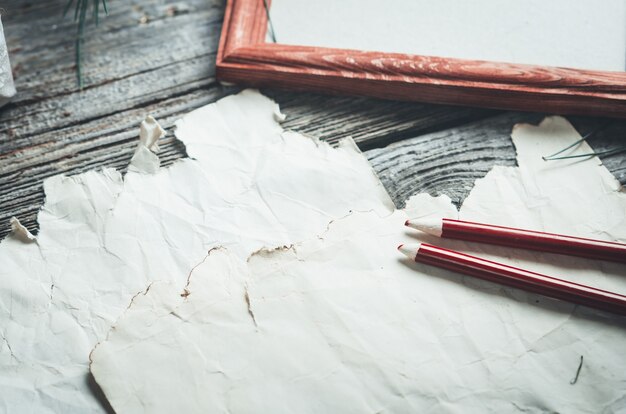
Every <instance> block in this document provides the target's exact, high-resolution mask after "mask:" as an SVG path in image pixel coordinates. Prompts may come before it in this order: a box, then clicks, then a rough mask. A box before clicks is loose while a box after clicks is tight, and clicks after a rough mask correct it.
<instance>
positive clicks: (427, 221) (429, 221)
mask: <svg viewBox="0 0 626 414" xmlns="http://www.w3.org/2000/svg"><path fill="white" fill-rule="evenodd" d="M442 223H443V221H442V219H440V218H432V217H424V218H414V219H410V220H407V221H406V222H404V225H405V226H408V227H411V228H414V229H416V230H419V231H422V232H424V233H428V234H430V235H433V236H437V237H441V233H442V229H443V227H442V225H443V224H442Z"/></svg>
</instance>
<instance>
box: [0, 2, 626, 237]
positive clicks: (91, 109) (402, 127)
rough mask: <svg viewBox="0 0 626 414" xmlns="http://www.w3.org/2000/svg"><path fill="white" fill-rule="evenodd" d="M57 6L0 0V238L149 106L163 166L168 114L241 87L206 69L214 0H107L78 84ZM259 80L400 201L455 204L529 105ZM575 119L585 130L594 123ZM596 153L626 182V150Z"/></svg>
mask: <svg viewBox="0 0 626 414" xmlns="http://www.w3.org/2000/svg"><path fill="white" fill-rule="evenodd" d="M64 4H65V1H64V0H56V1H50V0H40V1H29V2H26V1H23V0H8V1H0V8H2V9H4V10H5V11H4V13H3V22H4V26H5V35H6V38H7V43H8V46H9V53H10V58H11V64H12V68H13V72H14V76H15V81H16V87H17V89H18V94H17V96H16V97H15V99H14V100H13V102H11V103H10V104H9V105H8V106H6V107H4V108H1V109H0V237H3V236H4V235H5V234H6V233H7V231H8V219H9V217H11V216H13V215H15V216H17V217H18V218H19V219H20V220H21V221H22V222H23V223H24V224H25V225H26V226H27V227H28V228H29V229H30V230H33V231H36V229H37V224H36V214H37V211H38V209H39V208H40V207H41V205H42V204H43V202H44V194H43V190H42V182H43V180H44V179H45V178H46V177H50V176H52V175H56V174H60V173H63V174H77V173H80V172H82V171H85V170H88V169H94V168H101V167H115V168H118V169H121V170H124V169H125V167H126V165H127V164H128V161H129V160H130V157H131V155H132V152H133V150H134V147H135V145H136V139H137V126H138V124H139V122H140V121H141V120H142V119H143V118H144V117H145V115H147V114H152V115H154V116H155V117H156V118H157V119H159V121H160V122H161V123H162V124H163V126H164V127H165V128H166V129H167V130H168V136H167V137H166V139H165V140H164V143H163V144H162V145H161V148H162V149H161V152H160V153H159V156H160V157H161V159H162V161H163V164H165V165H167V164H170V163H171V162H173V161H174V160H176V159H178V158H181V157H185V156H186V154H185V149H184V146H183V145H182V144H180V143H179V142H177V141H176V140H175V139H174V136H173V134H172V125H173V122H174V121H175V120H176V119H178V118H179V117H180V116H181V115H182V114H184V113H186V112H188V111H190V110H192V109H195V108H198V107H200V106H202V105H205V104H208V103H210V102H214V101H215V100H217V99H219V98H221V97H223V96H225V95H227V94H230V93H233V92H236V91H237V90H238V88H236V87H225V86H222V85H220V84H219V83H218V82H216V80H215V76H214V74H215V66H214V63H215V52H216V48H217V43H218V38H219V31H220V28H221V20H222V17H223V6H224V4H223V1H218V0H187V1H181V2H171V1H165V0H141V1H139V0H137V1H125V2H121V1H113V2H110V15H109V16H108V17H106V18H104V19H103V20H102V21H101V24H100V26H99V27H98V28H95V27H92V26H90V27H89V28H88V34H87V36H86V40H85V46H84V64H83V71H84V74H85V85H86V87H85V88H84V89H83V90H82V91H81V90H78V89H77V86H76V80H75V67H74V49H73V46H74V40H73V39H74V33H75V26H74V24H73V23H72V22H71V20H70V19H69V18H68V19H65V20H63V19H61V13H62V9H63V6H64ZM142 22H143V23H142ZM263 92H264V93H266V94H268V95H269V96H271V97H273V98H274V99H276V100H277V101H278V102H279V103H280V104H281V106H282V108H283V112H284V113H286V114H287V116H288V119H287V121H286V122H285V124H284V125H285V127H286V128H290V129H293V130H296V131H300V132H303V133H307V134H310V135H315V136H318V137H320V138H322V139H325V140H328V141H330V142H335V141H336V140H337V139H339V138H342V137H344V136H347V135H351V136H352V137H354V138H355V140H356V141H357V142H358V144H359V146H360V147H361V149H362V150H367V151H366V155H367V156H368V158H369V159H370V160H371V162H372V165H373V166H374V168H375V169H376V171H377V172H378V173H379V175H380V177H381V179H382V181H383V183H384V184H385V186H386V187H387V189H388V191H389V192H390V194H391V195H392V197H393V198H394V200H395V202H396V203H397V204H398V206H402V205H403V203H404V201H405V199H406V198H407V197H408V196H409V195H411V194H413V193H415V192H420V191H428V192H430V193H432V194H441V193H446V194H448V195H450V196H451V197H452V199H453V200H455V201H456V202H457V203H460V202H462V200H463V198H464V197H465V196H466V194H467V193H468V191H469V189H470V188H471V186H472V183H473V181H474V179H476V178H479V177H481V176H483V175H484V174H485V173H486V171H488V170H489V168H490V167H491V166H493V165H496V164H501V165H512V164H514V163H515V159H514V150H513V148H512V144H511V141H510V139H509V136H508V130H509V129H510V125H512V123H515V122H516V121H517V120H519V119H526V117H528V116H529V115H527V114H505V115H504V116H503V117H500V118H496V119H495V120H490V119H487V118H488V117H493V116H495V115H498V112H497V111H490V110H482V109H471V108H456V107H446V106H437V105H425V104H411V103H403V102H386V101H379V100H373V99H365V98H349V97H332V96H324V95H314V94H302V93H292V92H285V91H276V90H264V91H263ZM531 117H534V116H532V115H531ZM481 120H484V121H481ZM574 121H575V124H576V125H577V126H579V127H580V128H581V131H583V132H584V131H586V130H589V129H590V128H593V127H594V126H595V125H598V124H600V123H602V122H604V121H603V120H597V119H584V118H577V119H574ZM625 125H626V124H625V123H624V122H623V121H610V123H609V124H608V125H607V126H606V127H605V128H604V129H603V130H602V131H601V132H599V133H598V134H596V135H595V136H594V139H595V143H593V142H592V144H593V145H595V146H597V147H598V148H601V149H602V148H609V147H612V146H616V145H624V144H626V142H624V141H623V140H622V137H623V136H624V134H623V132H624V131H626V126H625ZM394 142H395V143H396V144H393V145H392V146H390V147H388V148H384V147H385V146H386V145H387V144H389V143H394ZM604 161H605V163H606V164H607V166H608V167H609V169H610V170H611V171H613V173H614V174H616V176H617V177H618V179H620V181H621V182H622V183H624V182H626V161H625V158H624V154H618V155H614V156H611V157H606V158H605V159H604Z"/></svg>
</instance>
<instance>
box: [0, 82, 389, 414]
mask: <svg viewBox="0 0 626 414" xmlns="http://www.w3.org/2000/svg"><path fill="white" fill-rule="evenodd" d="M280 119H281V115H280V112H279V111H278V106H277V105H276V104H275V103H274V102H272V101H271V100H270V99H268V98H266V97H264V96H262V95H260V94H259V93H258V92H254V91H244V92H242V93H241V94H239V95H237V96H231V97H228V98H225V99H223V100H221V101H219V102H217V103H215V104H212V105H208V106H206V107H204V108H200V109H198V110H196V111H194V112H192V113H190V114H188V115H186V116H185V117H184V118H183V119H182V120H180V121H179V122H178V124H177V131H176V135H177V137H178V138H179V139H180V140H181V141H182V142H183V143H184V144H185V145H186V147H187V152H188V154H189V155H190V157H192V158H191V159H185V160H182V161H180V162H177V163H175V164H174V165H172V166H170V167H168V168H159V160H158V157H157V156H156V155H155V154H154V153H153V151H155V150H156V149H157V142H158V139H159V137H161V136H162V135H163V133H164V131H163V130H162V129H161V128H160V127H159V126H158V124H157V123H156V122H155V121H154V119H152V118H150V117H148V118H147V119H146V121H144V123H143V124H142V126H141V131H140V143H139V145H138V148H137V151H136V153H135V156H134V157H133V159H132V161H131V165H130V166H129V172H128V173H127V174H126V175H125V176H122V175H121V174H120V173H119V172H117V171H115V170H112V169H105V170H102V171H91V172H87V173H84V174H80V175H76V176H72V177H67V176H56V177H52V178H50V179H48V180H46V181H45V183H44V188H45V192H46V203H45V205H44V207H43V208H42V210H41V212H40V214H39V225H40V231H39V234H38V235H37V237H36V239H33V238H32V236H31V235H30V234H29V233H28V232H27V231H26V229H24V228H23V227H21V226H20V225H19V223H18V222H17V221H15V222H14V223H13V228H14V232H13V234H12V235H11V236H9V237H8V238H7V239H5V240H3V241H2V243H1V244H0V309H1V310H0V411H6V412H11V413H25V412H33V413H89V412H102V411H103V408H102V407H101V405H100V403H99V402H98V401H97V400H96V398H95V397H94V395H93V393H92V392H91V389H90V386H89V380H88V372H89V371H88V356H89V353H90V352H91V350H92V348H93V347H94V345H95V344H96V343H97V342H98V341H101V340H103V339H104V338H105V335H106V333H107V332H108V330H109V328H110V327H111V325H112V324H113V323H114V322H115V321H116V320H117V318H118V317H119V316H120V315H121V314H122V313H123V312H124V310H125V309H126V308H127V306H128V305H129V303H130V301H131V298H132V297H133V296H135V295H137V294H138V293H139V292H143V291H144V290H145V289H146V288H147V286H149V285H150V283H152V282H153V281H158V280H161V281H169V282H171V283H173V284H174V285H175V286H178V287H179V288H180V289H178V290H182V289H183V287H184V286H185V284H186V281H187V277H188V275H189V272H190V271H191V269H192V268H193V267H194V266H196V265H197V264H198V263H199V262H201V261H202V259H203V258H204V257H205V256H206V253H207V251H208V250H209V249H211V248H213V247H215V246H217V245H220V246H226V247H227V248H228V249H229V251H230V252H231V254H233V255H234V256H235V257H239V258H242V259H245V258H246V257H248V256H249V255H250V254H251V253H252V252H254V251H256V250H259V249H261V248H263V247H265V246H281V245H291V244H292V243H295V242H297V241H300V240H304V239H307V238H310V237H313V236H314V235H316V234H319V233H321V232H323V231H324V229H325V228H326V227H327V225H328V222H329V221H331V220H333V219H337V218H340V217H343V216H345V215H347V214H349V213H350V211H357V210H362V211H375V212H377V213H379V214H381V215H384V214H388V213H389V212H390V211H392V209H393V205H392V203H391V201H390V199H389V197H388V196H387V194H386V192H385V191H384V189H383V188H382V186H381V185H380V183H379V182H378V179H377V178H376V176H375V175H374V173H373V171H372V170H371V168H370V166H369V164H368V163H367V160H365V158H364V157H363V156H362V155H361V154H360V153H359V152H358V150H357V149H356V147H355V146H354V144H353V143H352V142H351V141H350V140H348V141H344V142H343V145H342V146H341V147H340V148H338V149H334V148H331V147H330V146H328V145H327V144H325V143H322V142H319V141H317V140H315V139H311V138H308V137H304V136H301V135H298V134H294V133H287V132H285V131H283V130H282V128H281V127H280V124H279V123H278V121H279V120H280Z"/></svg>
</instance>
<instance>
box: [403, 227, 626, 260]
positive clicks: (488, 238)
mask: <svg viewBox="0 0 626 414" xmlns="http://www.w3.org/2000/svg"><path fill="white" fill-rule="evenodd" d="M405 225H407V226H409V227H412V228H415V229H417V230H420V231H423V232H426V233H428V234H431V235H434V236H438V237H446V238H451V239H460V240H467V241H474V242H480V243H488V244H497V245H501V246H510V247H515V248H520V249H528V250H538V251H542V252H550V253H559V254H565V255H570V256H579V257H586V258H589V259H598V260H609V261H614V262H620V263H626V244H623V243H615V242H608V241H604V240H594V239H585V238H581V237H573V236H566V235H562V234H554V233H544V232H540V231H533V230H522V229H516V228H512V227H503V226H494V225H492V224H483V223H473V222H469V221H461V220H453V219H447V218H444V219H434V220H433V219H412V220H407V221H406V223H405Z"/></svg>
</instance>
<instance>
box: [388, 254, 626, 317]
mask: <svg viewBox="0 0 626 414" xmlns="http://www.w3.org/2000/svg"><path fill="white" fill-rule="evenodd" d="M398 250H400V251H401V252H402V253H404V254H405V255H406V256H408V257H409V258H410V259H412V260H414V261H416V262H420V263H424V264H428V265H432V266H436V267H441V268H444V269H448V270H452V271H455V272H458V273H464V274H466V275H470V276H474V277H478V278H480V279H485V280H489V281H492V282H496V283H500V284H504V285H508V286H511V287H514V288H518V289H522V290H527V291H529V292H534V293H539V294H541V295H545V296H549V297H552V298H556V299H561V300H565V301H568V302H572V303H577V304H580V305H585V306H589V307H591V308H596V309H600V310H603V311H607V312H612V313H617V314H620V315H626V296H623V295H620V294H617V293H613V292H608V291H606V290H601V289H596V288H594V287H590V286H585V285H581V284H578V283H574V282H568V281H567V280H562V279H557V278H555V277H550V276H546V275H542V274H541V273H535V272H531V271H528V270H524V269H519V268H517V267H513V266H508V265H505V264H502V263H497V262H492V261H491V260H485V259H481V258H479V257H475V256H470V255H467V254H464V253H460V252H456V251H454V250H448V249H444V248H441V247H437V246H433V245H430V244H426V243H419V244H414V245H405V244H401V245H400V246H398Z"/></svg>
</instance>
